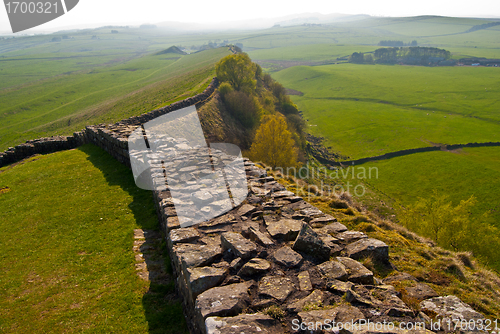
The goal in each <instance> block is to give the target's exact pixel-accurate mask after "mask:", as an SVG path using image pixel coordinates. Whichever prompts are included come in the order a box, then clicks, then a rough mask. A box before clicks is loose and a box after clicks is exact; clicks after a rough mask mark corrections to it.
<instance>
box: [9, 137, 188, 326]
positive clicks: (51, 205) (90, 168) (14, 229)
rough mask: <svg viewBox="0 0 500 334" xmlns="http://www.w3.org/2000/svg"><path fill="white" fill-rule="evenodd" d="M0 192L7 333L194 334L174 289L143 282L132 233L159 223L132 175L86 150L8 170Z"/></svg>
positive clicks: (94, 151) (108, 158)
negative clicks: (116, 333) (190, 331)
mask: <svg viewBox="0 0 500 334" xmlns="http://www.w3.org/2000/svg"><path fill="white" fill-rule="evenodd" d="M5 187H8V189H9V190H8V191H5ZM0 188H3V189H4V191H2V192H0V229H1V230H2V234H1V236H0V250H1V252H0V254H1V255H0V266H1V268H2V271H1V273H0V308H1V309H2V312H1V313H0V332H2V333H63V332H64V333H104V332H107V333H109V332H122V333H123V332H134V333H187V330H186V325H185V323H184V317H183V315H182V307H181V304H180V303H179V302H175V301H168V300H167V299H168V296H169V295H170V296H171V295H172V293H173V292H174V285H173V282H170V284H168V285H160V284H156V285H155V284H154V283H147V282H146V281H143V280H142V279H140V278H139V277H138V276H137V274H136V269H135V267H134V264H135V261H136V260H135V258H134V252H133V240H134V239H133V235H134V233H133V230H134V229H138V228H142V229H149V230H157V229H158V221H157V218H156V211H155V208H154V205H153V201H152V195H151V193H150V192H148V191H145V190H141V189H139V188H138V187H136V185H135V183H134V180H133V177H132V173H131V172H130V170H128V169H127V168H126V167H125V166H123V165H121V164H120V163H118V162H117V161H116V160H115V159H114V158H112V157H111V156H110V155H108V154H107V153H106V152H105V151H103V150H102V149H100V148H98V147H96V146H93V145H86V146H83V147H81V148H79V149H76V150H70V151H64V152H59V153H54V154H49V155H44V156H36V157H35V158H31V159H29V160H28V161H25V162H23V163H21V164H18V165H16V166H12V167H4V168H2V169H0ZM168 265H169V264H168Z"/></svg>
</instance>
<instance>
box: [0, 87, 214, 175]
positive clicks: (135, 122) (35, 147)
mask: <svg viewBox="0 0 500 334" xmlns="http://www.w3.org/2000/svg"><path fill="white" fill-rule="evenodd" d="M217 86H218V80H217V78H213V79H212V81H211V83H210V84H209V85H208V87H207V88H206V89H205V90H204V91H203V92H202V93H200V94H198V95H195V96H193V97H189V98H187V99H184V100H182V101H178V102H175V103H172V104H170V105H168V106H166V107H163V108H159V109H156V110H153V111H151V112H148V113H146V114H143V115H140V116H134V117H130V118H127V119H125V120H122V121H120V122H117V123H115V124H99V125H92V126H87V127H86V128H85V129H83V130H82V131H79V132H75V133H74V134H73V136H55V137H49V138H40V139H35V140H29V141H27V142H26V143H24V144H20V145H17V146H16V147H11V148H9V149H8V150H6V151H5V152H1V153H0V167H3V166H6V165H9V164H12V163H14V162H17V161H20V160H22V159H25V158H27V157H30V156H32V155H35V154H46V153H52V152H57V151H62V150H68V149H72V148H76V147H78V146H81V145H84V144H87V143H92V144H95V145H97V146H99V147H101V148H103V149H104V150H106V151H107V152H109V153H110V154H111V155H112V156H113V157H114V158H116V159H117V160H118V161H120V162H121V163H124V164H126V165H129V164H130V160H129V156H128V143H127V138H128V136H129V134H130V133H132V131H134V130H135V128H137V126H139V125H141V124H144V123H147V122H149V121H150V120H152V119H155V118H156V117H158V116H161V115H165V114H168V113H170V112H172V111H174V110H179V109H182V108H186V107H189V106H192V105H197V106H199V105H202V104H203V103H205V102H206V101H207V100H208V99H209V98H210V97H211V96H212V94H213V93H214V91H215V89H216V88H217Z"/></svg>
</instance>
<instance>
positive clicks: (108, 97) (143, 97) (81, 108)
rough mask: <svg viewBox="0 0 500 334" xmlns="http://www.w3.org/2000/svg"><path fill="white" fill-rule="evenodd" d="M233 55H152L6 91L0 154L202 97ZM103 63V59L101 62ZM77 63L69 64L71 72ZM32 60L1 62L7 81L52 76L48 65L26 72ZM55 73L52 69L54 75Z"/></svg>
mask: <svg viewBox="0 0 500 334" xmlns="http://www.w3.org/2000/svg"><path fill="white" fill-rule="evenodd" d="M226 54H228V51H227V49H223V48H221V49H215V50H210V51H205V52H200V53H196V54H192V55H188V56H183V57H181V56H180V55H178V54H163V55H147V56H143V57H140V58H137V59H132V60H129V61H126V62H124V63H119V64H116V65H109V66H101V67H94V68H93V69H89V70H81V71H76V72H74V73H66V74H60V75H55V76H53V77H47V78H44V79H40V80H35V81H33V82H30V83H27V84H21V85H13V86H11V87H7V88H4V89H3V90H0V101H1V102H0V124H1V125H0V150H4V149H6V148H7V147H9V146H14V145H16V144H19V143H21V142H24V141H26V140H27V139H34V138H38V137H41V136H48V135H53V134H72V132H74V131H78V130H80V129H82V128H84V127H85V126H86V125H90V124H96V123H105V122H107V123H110V122H116V121H119V120H121V119H124V118H127V117H130V116H135V115H140V114H142V113H145V112H148V111H151V110H153V109H155V108H158V107H161V106H164V105H167V104H169V103H171V102H173V101H176V100H179V99H182V98H185V97H187V96H190V95H195V94H197V93H199V92H201V91H202V90H203V89H204V88H205V87H206V86H207V85H208V84H209V82H210V80H211V78H212V76H213V74H214V64H215V63H216V62H217V61H218V60H219V59H220V58H221V57H223V56H224V55H226ZM101 60H102V59H101ZM72 61H73V60H71V61H70V62H69V63H68V62H67V61H65V62H63V63H64V64H65V65H64V66H68V67H70V66H71V62H72ZM24 62H26V60H25V59H24V60H19V59H18V60H12V61H10V62H6V61H5V62H0V66H3V67H2V68H1V69H2V71H1V72H3V73H4V75H5V76H8V77H16V76H30V75H31V74H33V75H35V76H36V75H40V76H41V75H46V74H43V73H40V72H38V69H39V68H41V69H43V68H44V66H45V64H49V65H48V66H54V67H57V64H58V63H59V62H60V61H59V60H57V59H46V60H44V61H42V62H41V63H39V64H38V65H36V63H34V62H29V61H28V63H30V64H31V65H30V66H26V67H23V66H22V63H24ZM48 72H50V68H49V70H48Z"/></svg>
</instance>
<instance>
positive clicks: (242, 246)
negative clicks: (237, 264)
mask: <svg viewBox="0 0 500 334" xmlns="http://www.w3.org/2000/svg"><path fill="white" fill-rule="evenodd" d="M221 242H222V248H223V249H229V250H231V251H232V252H233V254H234V255H235V256H237V257H241V258H243V259H245V258H249V257H251V256H252V255H254V254H255V253H256V252H257V246H256V245H255V244H254V243H253V242H251V241H250V240H248V239H245V238H244V237H243V236H242V235H241V234H240V233H236V232H225V233H222V235H221Z"/></svg>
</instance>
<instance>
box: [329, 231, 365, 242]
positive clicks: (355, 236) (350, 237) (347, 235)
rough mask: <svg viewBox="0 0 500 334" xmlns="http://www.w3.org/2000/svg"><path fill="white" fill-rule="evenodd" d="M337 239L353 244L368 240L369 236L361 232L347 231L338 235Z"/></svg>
mask: <svg viewBox="0 0 500 334" xmlns="http://www.w3.org/2000/svg"><path fill="white" fill-rule="evenodd" d="M336 237H337V238H338V239H340V240H342V241H344V242H347V243H351V242H355V241H358V240H360V239H367V238H368V236H367V235H366V234H365V233H363V232H359V231H345V232H342V233H339V234H337V235H336Z"/></svg>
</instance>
